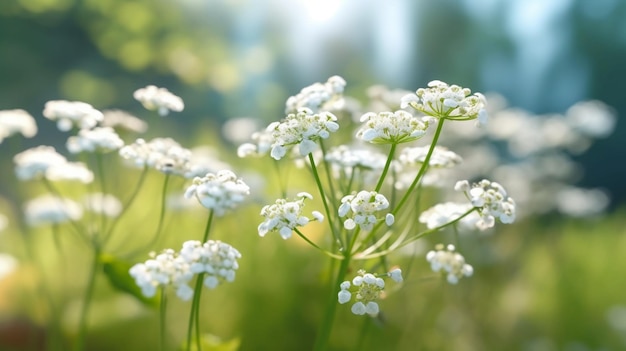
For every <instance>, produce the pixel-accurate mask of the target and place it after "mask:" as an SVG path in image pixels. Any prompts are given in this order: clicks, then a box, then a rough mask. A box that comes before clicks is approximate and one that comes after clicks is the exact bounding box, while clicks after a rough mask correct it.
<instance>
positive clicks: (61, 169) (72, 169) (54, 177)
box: [45, 162, 93, 184]
mask: <svg viewBox="0 0 626 351" xmlns="http://www.w3.org/2000/svg"><path fill="white" fill-rule="evenodd" d="M45 177H46V179H48V180H50V181H53V182H55V181H73V180H76V181H79V182H81V183H84V184H89V183H91V182H93V172H92V171H91V170H89V168H87V165H85V164H84V163H82V162H64V163H58V164H54V165H51V166H50V167H48V168H47V169H46V173H45Z"/></svg>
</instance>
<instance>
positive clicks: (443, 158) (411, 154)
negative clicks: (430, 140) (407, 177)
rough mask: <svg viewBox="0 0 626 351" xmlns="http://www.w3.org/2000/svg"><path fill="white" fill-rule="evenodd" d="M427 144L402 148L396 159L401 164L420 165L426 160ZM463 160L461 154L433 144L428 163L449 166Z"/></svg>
mask: <svg viewBox="0 0 626 351" xmlns="http://www.w3.org/2000/svg"><path fill="white" fill-rule="evenodd" d="M429 148H430V147H429V146H418V147H408V148H405V149H402V151H401V152H400V155H399V156H398V160H399V161H400V163H401V164H402V165H420V166H421V164H422V163H424V160H426V155H427V154H428V150H429ZM462 161H463V159H462V158H461V156H459V155H457V154H456V153H455V152H453V151H450V150H448V149H447V148H445V147H443V146H435V149H434V150H433V153H432V155H431V156H430V160H429V161H428V165H429V166H430V167H437V168H450V167H454V166H456V165H458V164H460V163H461V162H462Z"/></svg>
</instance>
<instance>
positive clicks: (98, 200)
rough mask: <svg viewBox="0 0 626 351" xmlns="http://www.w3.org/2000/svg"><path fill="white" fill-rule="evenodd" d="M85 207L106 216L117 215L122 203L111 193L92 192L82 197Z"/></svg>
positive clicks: (120, 210)
mask: <svg viewBox="0 0 626 351" xmlns="http://www.w3.org/2000/svg"><path fill="white" fill-rule="evenodd" d="M83 204H84V206H85V209H86V210H88V211H92V212H94V213H99V214H103V215H105V216H107V217H117V216H118V215H119V214H120V213H121V212H122V203H121V202H120V200H118V199H117V198H116V197H115V196H113V195H111V194H103V193H92V194H87V195H85V197H83Z"/></svg>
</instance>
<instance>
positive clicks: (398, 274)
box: [387, 268, 403, 283]
mask: <svg viewBox="0 0 626 351" xmlns="http://www.w3.org/2000/svg"><path fill="white" fill-rule="evenodd" d="M387 276H388V277H390V278H391V280H393V281H394V282H396V283H402V281H403V279H402V270H401V269H400V268H394V269H392V270H391V271H389V272H388V273H387Z"/></svg>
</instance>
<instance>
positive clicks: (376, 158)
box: [326, 145, 387, 171]
mask: <svg viewBox="0 0 626 351" xmlns="http://www.w3.org/2000/svg"><path fill="white" fill-rule="evenodd" d="M386 160H387V156H386V155H384V154H382V153H380V152H378V151H376V150H370V149H365V148H353V147H350V146H348V145H339V146H336V147H333V148H331V149H330V150H328V153H327V154H326V161H328V163H330V164H332V165H336V166H338V167H340V168H343V169H345V170H347V171H350V170H352V169H353V168H359V169H360V170H382V169H383V168H384V167H385V161H386Z"/></svg>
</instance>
